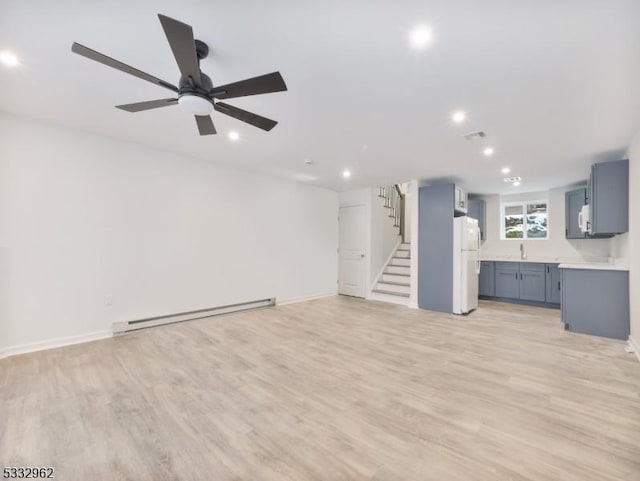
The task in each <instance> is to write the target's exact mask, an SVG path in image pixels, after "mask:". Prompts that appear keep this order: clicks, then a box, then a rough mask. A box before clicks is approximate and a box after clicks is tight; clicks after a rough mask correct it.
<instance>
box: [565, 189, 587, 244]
mask: <svg viewBox="0 0 640 481" xmlns="http://www.w3.org/2000/svg"><path fill="white" fill-rule="evenodd" d="M586 203H587V189H586V188H582V189H576V190H572V191H571V192H566V193H565V194H564V212H565V221H564V222H565V224H564V234H565V237H566V238H567V239H584V238H585V237H586V236H587V235H586V234H585V233H583V232H582V231H581V230H580V226H579V225H578V216H579V215H580V211H581V210H582V206H583V205H585V204H586Z"/></svg>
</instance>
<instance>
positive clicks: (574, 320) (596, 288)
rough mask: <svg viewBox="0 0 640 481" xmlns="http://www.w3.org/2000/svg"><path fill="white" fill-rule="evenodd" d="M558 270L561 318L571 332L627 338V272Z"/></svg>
mask: <svg viewBox="0 0 640 481" xmlns="http://www.w3.org/2000/svg"><path fill="white" fill-rule="evenodd" d="M561 270H562V320H563V322H564V323H565V325H566V327H567V329H568V330H569V331H572V332H580V333H583V334H592V335H594V336H602V337H611V338H614V339H622V340H627V339H628V337H629V324H630V322H629V318H630V316H629V272H627V271H608V270H595V269H561Z"/></svg>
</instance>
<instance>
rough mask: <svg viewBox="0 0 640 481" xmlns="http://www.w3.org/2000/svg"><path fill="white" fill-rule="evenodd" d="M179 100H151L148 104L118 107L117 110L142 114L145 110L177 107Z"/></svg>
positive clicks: (138, 103) (139, 103) (141, 103)
mask: <svg viewBox="0 0 640 481" xmlns="http://www.w3.org/2000/svg"><path fill="white" fill-rule="evenodd" d="M177 103H178V99H160V100H149V101H147V102H137V103H135V104H125V105H116V108H117V109H121V110H126V111H127V112H142V111H143V110H151V109H158V108H160V107H168V106H169V105H175V104H177Z"/></svg>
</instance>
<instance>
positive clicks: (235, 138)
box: [229, 130, 240, 142]
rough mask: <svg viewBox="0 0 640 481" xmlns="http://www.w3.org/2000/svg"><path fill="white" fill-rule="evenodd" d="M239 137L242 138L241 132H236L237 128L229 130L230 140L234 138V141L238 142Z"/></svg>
mask: <svg viewBox="0 0 640 481" xmlns="http://www.w3.org/2000/svg"><path fill="white" fill-rule="evenodd" d="M239 139H240V134H239V133H238V132H236V131H235V130H232V131H231V132H229V140H233V141H234V142H236V141H237V140H239Z"/></svg>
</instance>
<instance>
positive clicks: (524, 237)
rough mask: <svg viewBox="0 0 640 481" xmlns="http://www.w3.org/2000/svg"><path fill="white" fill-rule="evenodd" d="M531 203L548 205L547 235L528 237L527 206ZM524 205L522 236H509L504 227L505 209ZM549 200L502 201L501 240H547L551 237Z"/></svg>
mask: <svg viewBox="0 0 640 481" xmlns="http://www.w3.org/2000/svg"><path fill="white" fill-rule="evenodd" d="M531 204H545V205H546V206H547V237H527V206H528V205H531ZM516 206H522V214H523V226H522V237H507V236H506V232H505V227H504V218H505V209H506V208H507V207H516ZM549 220H550V217H549V201H548V200H546V199H541V200H523V201H518V202H501V203H500V240H506V241H525V240H526V241H546V240H549V239H550V237H551V230H550V229H549Z"/></svg>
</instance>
